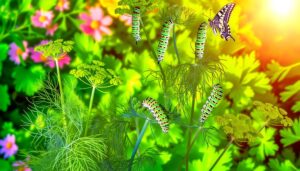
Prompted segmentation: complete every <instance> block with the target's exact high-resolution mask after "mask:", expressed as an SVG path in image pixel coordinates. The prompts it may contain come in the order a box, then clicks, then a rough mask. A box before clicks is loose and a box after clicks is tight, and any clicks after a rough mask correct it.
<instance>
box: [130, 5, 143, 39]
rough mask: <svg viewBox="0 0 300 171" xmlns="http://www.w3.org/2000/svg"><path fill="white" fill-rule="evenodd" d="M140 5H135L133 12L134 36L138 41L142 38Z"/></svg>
mask: <svg viewBox="0 0 300 171" xmlns="http://www.w3.org/2000/svg"><path fill="white" fill-rule="evenodd" d="M140 12H141V11H140V7H134V9H133V14H132V18H131V20H132V36H133V38H134V39H135V41H136V43H137V42H138V41H140V40H141V36H140V17H141V13H140Z"/></svg>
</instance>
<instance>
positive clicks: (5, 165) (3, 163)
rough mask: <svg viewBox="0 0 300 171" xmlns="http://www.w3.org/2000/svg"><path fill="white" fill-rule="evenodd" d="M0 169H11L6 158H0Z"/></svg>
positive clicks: (6, 170)
mask: <svg viewBox="0 0 300 171" xmlns="http://www.w3.org/2000/svg"><path fill="white" fill-rule="evenodd" d="M0 170H1V171H11V170H12V168H11V164H10V162H9V161H7V160H3V159H0Z"/></svg>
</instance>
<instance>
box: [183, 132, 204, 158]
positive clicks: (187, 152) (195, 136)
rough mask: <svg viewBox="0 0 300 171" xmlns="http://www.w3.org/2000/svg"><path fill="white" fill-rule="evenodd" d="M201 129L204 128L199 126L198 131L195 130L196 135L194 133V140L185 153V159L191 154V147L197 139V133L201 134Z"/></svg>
mask: <svg viewBox="0 0 300 171" xmlns="http://www.w3.org/2000/svg"><path fill="white" fill-rule="evenodd" d="M203 128H204V127H203V126H199V127H198V129H197V131H196V133H195V135H194V138H193V140H192V142H191V144H190V146H189V148H188V149H187V151H186V154H185V157H186V156H189V155H190V152H191V150H192V147H193V145H194V143H195V142H196V140H197V139H198V136H199V133H200V132H201V130H202V129H203Z"/></svg>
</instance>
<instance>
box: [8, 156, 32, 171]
mask: <svg viewBox="0 0 300 171" xmlns="http://www.w3.org/2000/svg"><path fill="white" fill-rule="evenodd" d="M28 160H29V157H27V158H26V159H25V161H16V162H14V163H13V165H12V166H13V167H14V170H15V171H32V170H31V168H30V167H29V166H28V164H27V162H28Z"/></svg>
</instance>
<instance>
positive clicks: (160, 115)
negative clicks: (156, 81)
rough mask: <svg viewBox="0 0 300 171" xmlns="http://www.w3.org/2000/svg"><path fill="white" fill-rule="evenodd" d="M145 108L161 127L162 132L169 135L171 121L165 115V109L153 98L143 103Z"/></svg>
mask: <svg viewBox="0 0 300 171" xmlns="http://www.w3.org/2000/svg"><path fill="white" fill-rule="evenodd" d="M142 105H143V107H145V108H147V109H148V110H149V111H150V112H151V113H152V115H153V117H154V118H155V120H156V121H157V122H158V124H159V125H160V127H161V129H162V131H163V132H164V133H167V132H168V131H169V119H168V116H167V115H166V114H165V113H164V111H163V109H162V108H161V107H160V105H159V104H158V103H157V101H155V100H154V99H153V98H151V97H148V98H146V99H145V100H144V101H143V102H142Z"/></svg>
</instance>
